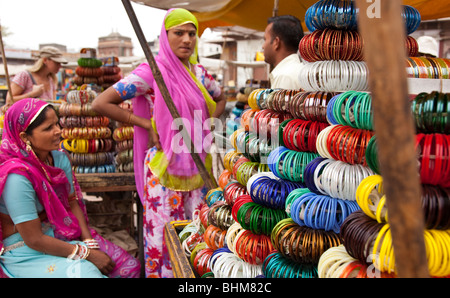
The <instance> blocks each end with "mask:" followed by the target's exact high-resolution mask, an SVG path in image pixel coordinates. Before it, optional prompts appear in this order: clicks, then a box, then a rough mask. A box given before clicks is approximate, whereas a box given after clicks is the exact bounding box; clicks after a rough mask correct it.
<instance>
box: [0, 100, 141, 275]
mask: <svg viewBox="0 0 450 298" xmlns="http://www.w3.org/2000/svg"><path fill="white" fill-rule="evenodd" d="M60 137H61V129H60V127H59V119H58V116H57V114H56V112H55V110H54V109H53V107H52V106H51V105H49V104H47V103H46V102H44V101H41V100H39V99H34V98H25V99H22V100H19V101H17V102H16V103H14V104H13V105H12V106H11V107H10V108H9V109H8V110H7V112H6V115H5V127H4V132H3V138H2V143H1V146H0V194H1V196H0V220H1V221H0V222H1V228H0V240H1V242H0V254H1V256H0V269H1V273H2V276H4V277H105V276H110V277H138V276H139V272H140V265H139V262H138V261H137V260H136V259H134V258H133V257H131V256H130V255H129V254H128V253H127V252H126V251H124V250H123V249H122V248H120V247H118V246H117V245H115V244H113V243H111V242H109V241H107V240H105V239H103V238H102V237H101V236H100V235H98V234H97V233H96V232H95V231H94V230H93V229H90V228H89V225H88V221H87V217H86V213H85V209H84V205H83V202H82V194H81V190H80V188H79V185H78V183H77V181H76V178H75V176H74V175H73V172H72V167H71V163H70V160H69V158H68V156H67V155H66V153H65V152H63V151H60V150H58V148H59V142H60Z"/></svg>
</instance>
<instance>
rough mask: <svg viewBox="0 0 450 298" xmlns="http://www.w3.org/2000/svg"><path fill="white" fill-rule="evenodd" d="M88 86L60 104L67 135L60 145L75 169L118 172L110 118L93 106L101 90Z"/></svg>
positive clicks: (93, 171)
mask: <svg viewBox="0 0 450 298" xmlns="http://www.w3.org/2000/svg"><path fill="white" fill-rule="evenodd" d="M86 88H87V87H86V85H83V86H82V87H80V88H79V89H78V90H71V91H69V92H68V93H67V95H66V102H64V103H62V104H61V106H60V107H59V116H60V125H61V127H62V138H63V140H62V141H61V143H60V147H61V148H62V149H65V150H66V151H67V152H68V153H69V155H70V157H71V160H72V166H73V171H74V172H75V173H79V174H87V173H114V172H115V166H114V153H113V150H114V141H113V139H112V133H111V129H110V127H109V125H110V120H109V118H107V117H104V116H100V115H98V114H96V113H95V112H94V111H93V110H92V108H91V102H92V100H93V99H94V98H95V97H96V96H97V93H96V92H95V91H93V90H89V89H86Z"/></svg>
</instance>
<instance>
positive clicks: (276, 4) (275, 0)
mask: <svg viewBox="0 0 450 298" xmlns="http://www.w3.org/2000/svg"><path fill="white" fill-rule="evenodd" d="M278 4H279V0H274V2H273V12H272V17H276V16H278V6H279V5H278Z"/></svg>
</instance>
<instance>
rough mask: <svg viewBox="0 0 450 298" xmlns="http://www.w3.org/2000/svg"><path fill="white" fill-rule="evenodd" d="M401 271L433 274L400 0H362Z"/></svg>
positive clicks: (383, 169)
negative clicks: (427, 252) (418, 165)
mask: <svg viewBox="0 0 450 298" xmlns="http://www.w3.org/2000/svg"><path fill="white" fill-rule="evenodd" d="M356 4H357V6H358V8H359V23H358V26H359V30H360V33H361V35H362V37H363V39H364V55H365V60H366V61H367V65H368V67H369V73H370V74H369V86H370V90H371V92H372V100H373V105H372V106H373V116H374V129H375V132H376V136H377V143H378V158H379V163H380V171H381V174H382V176H383V185H384V190H385V193H386V201H387V202H386V203H387V208H388V210H389V224H390V227H391V233H392V242H393V246H394V253H395V263H396V268H397V275H398V277H411V278H412V277H429V273H428V265H427V258H426V251H425V244H424V219H423V217H424V216H423V211H422V208H421V193H422V189H421V185H420V180H419V176H418V169H417V155H416V152H415V149H414V148H415V128H414V122H413V119H412V114H411V107H410V102H409V99H408V88H407V81H406V71H405V61H406V51H405V38H406V33H405V24H404V21H403V19H402V17H401V9H402V6H401V1H400V0H375V1H366V0H356Z"/></svg>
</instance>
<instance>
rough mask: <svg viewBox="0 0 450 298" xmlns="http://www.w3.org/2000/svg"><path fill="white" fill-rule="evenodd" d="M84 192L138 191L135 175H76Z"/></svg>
mask: <svg viewBox="0 0 450 298" xmlns="http://www.w3.org/2000/svg"><path fill="white" fill-rule="evenodd" d="M75 176H76V177H77V180H78V183H79V184H80V187H81V190H82V191H83V192H108V191H136V182H135V180H134V173H95V174H75Z"/></svg>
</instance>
